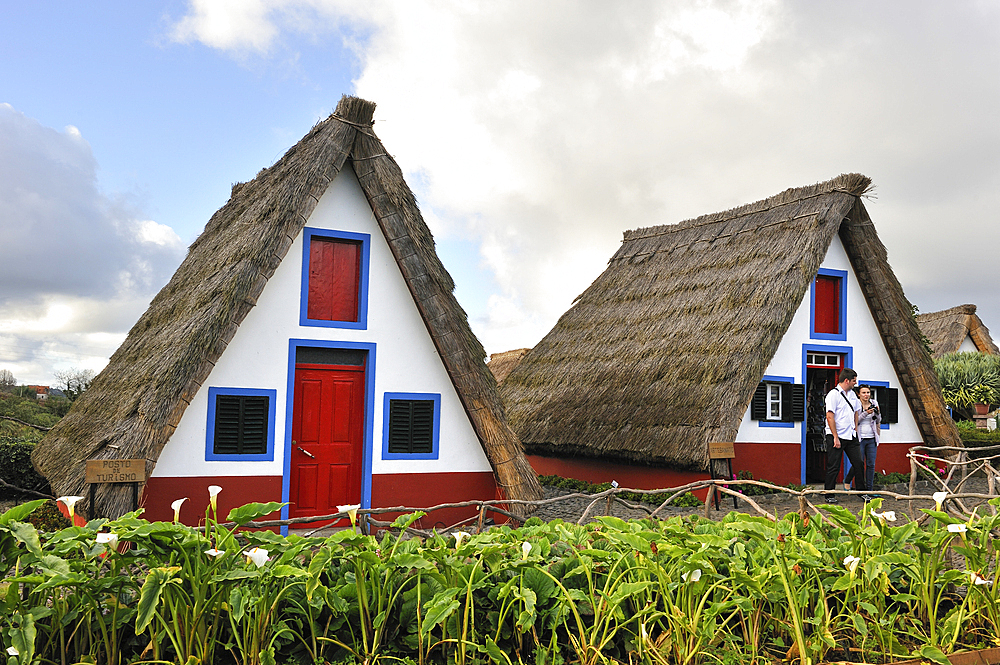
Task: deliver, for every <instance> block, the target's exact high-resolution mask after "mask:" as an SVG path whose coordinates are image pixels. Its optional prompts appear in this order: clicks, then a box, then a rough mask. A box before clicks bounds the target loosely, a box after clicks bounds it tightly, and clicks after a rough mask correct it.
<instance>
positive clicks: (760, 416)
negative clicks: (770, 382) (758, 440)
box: [750, 383, 767, 420]
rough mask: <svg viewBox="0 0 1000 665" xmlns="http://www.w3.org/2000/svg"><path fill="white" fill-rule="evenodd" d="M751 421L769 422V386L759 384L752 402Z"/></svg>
mask: <svg viewBox="0 0 1000 665" xmlns="http://www.w3.org/2000/svg"><path fill="white" fill-rule="evenodd" d="M750 419H751V420H767V385H765V384H764V383H759V384H757V390H755V391H754V393H753V399H751V400H750Z"/></svg>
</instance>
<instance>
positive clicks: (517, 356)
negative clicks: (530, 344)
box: [486, 349, 531, 385]
mask: <svg viewBox="0 0 1000 665" xmlns="http://www.w3.org/2000/svg"><path fill="white" fill-rule="evenodd" d="M530 350H531V349H512V350H510V351H501V352H500V353H493V354H490V359H489V362H487V363H486V366H487V367H488V368H489V370H490V371H491V372H493V378H495V379H496V380H497V384H498V385H499V384H501V383H503V380H504V379H506V378H507V375H508V374H510V371H511V370H512V369H514V368H515V367H517V363H519V362H521V358H523V357H524V354H525V353H527V352H528V351H530Z"/></svg>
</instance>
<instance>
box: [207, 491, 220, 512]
mask: <svg viewBox="0 0 1000 665" xmlns="http://www.w3.org/2000/svg"><path fill="white" fill-rule="evenodd" d="M221 491H222V488H221V487H219V486H218V485H209V486H208V500H209V501H211V502H212V511H213V512H214V511H216V510H218V509H219V507H218V504H217V503H216V500H215V497H217V496H219V492H221Z"/></svg>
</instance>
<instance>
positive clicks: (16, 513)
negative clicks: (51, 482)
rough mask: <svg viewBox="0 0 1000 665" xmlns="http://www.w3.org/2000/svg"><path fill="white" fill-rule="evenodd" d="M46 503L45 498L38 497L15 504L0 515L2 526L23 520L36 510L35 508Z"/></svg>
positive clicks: (0, 524)
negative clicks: (18, 504)
mask: <svg viewBox="0 0 1000 665" xmlns="http://www.w3.org/2000/svg"><path fill="white" fill-rule="evenodd" d="M43 503H45V499H36V500H34V501H29V502H28V503H22V504H21V505H20V506H14V507H13V508H11V509H10V510H8V511H7V512H5V513H4V514H3V515H0V526H7V525H8V524H10V523H11V522H21V521H23V520H24V518H25V517H27V516H28V515H30V514H31V513H32V512H34V510H35V508H37V507H38V506H40V505H42V504H43Z"/></svg>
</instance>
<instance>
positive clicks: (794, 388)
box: [781, 383, 806, 423]
mask: <svg viewBox="0 0 1000 665" xmlns="http://www.w3.org/2000/svg"><path fill="white" fill-rule="evenodd" d="M781 414H782V418H781V420H782V421H784V422H786V423H793V422H799V421H802V420H805V419H806V387H805V386H804V385H802V384H801V383H795V384H790V383H786V384H784V385H782V386H781Z"/></svg>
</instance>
